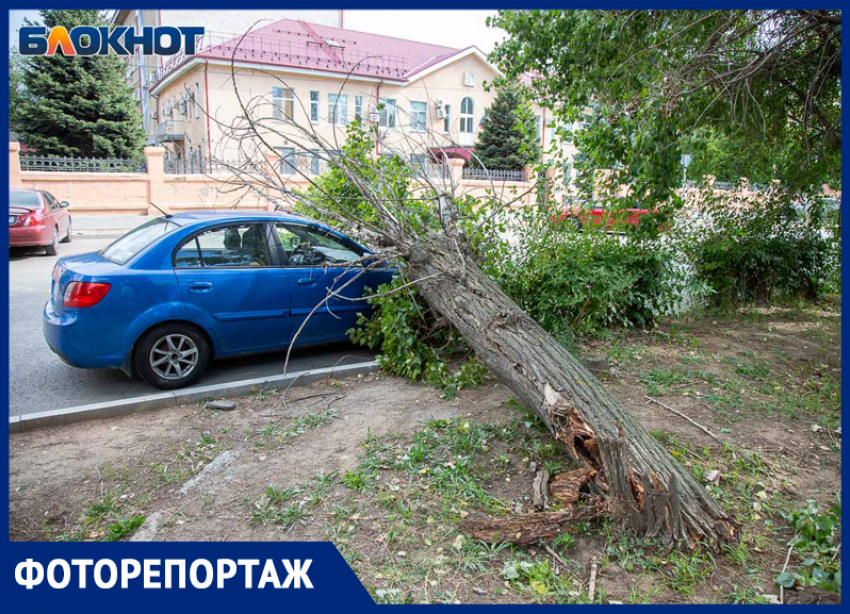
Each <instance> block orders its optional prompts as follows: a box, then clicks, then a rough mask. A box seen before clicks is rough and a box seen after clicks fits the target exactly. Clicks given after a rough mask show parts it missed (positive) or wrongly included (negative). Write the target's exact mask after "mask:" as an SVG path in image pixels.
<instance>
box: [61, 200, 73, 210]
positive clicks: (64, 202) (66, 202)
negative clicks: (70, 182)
mask: <svg viewBox="0 0 850 614" xmlns="http://www.w3.org/2000/svg"><path fill="white" fill-rule="evenodd" d="M59 206H60V207H62V208H63V209H67V208H68V207H70V206H71V204H70V203H69V202H68V201H67V200H63V201H62V202H61V203H59Z"/></svg>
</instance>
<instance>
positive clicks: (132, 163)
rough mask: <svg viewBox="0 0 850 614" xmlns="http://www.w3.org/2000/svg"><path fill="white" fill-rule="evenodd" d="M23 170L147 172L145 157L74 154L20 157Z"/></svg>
mask: <svg viewBox="0 0 850 614" xmlns="http://www.w3.org/2000/svg"><path fill="white" fill-rule="evenodd" d="M20 160H21V170H22V171H48V172H71V173H146V172H147V167H146V165H145V160H144V158H139V159H130V158H80V157H74V156H67V157H66V156H38V155H33V154H30V155H25V156H21V157H20Z"/></svg>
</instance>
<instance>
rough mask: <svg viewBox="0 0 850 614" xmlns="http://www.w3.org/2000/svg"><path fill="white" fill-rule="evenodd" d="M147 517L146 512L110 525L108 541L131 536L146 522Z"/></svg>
mask: <svg viewBox="0 0 850 614" xmlns="http://www.w3.org/2000/svg"><path fill="white" fill-rule="evenodd" d="M146 518H147V516H145V515H144V514H139V515H138V516H133V517H132V518H128V519H126V520H121V521H119V522H116V523H115V524H113V525H112V526H110V527H109V535H107V536H106V541H109V542H117V541H121V540H122V539H124V538H125V537H130V536H131V535H132V534H133V533H135V532H136V529H138V528H139V527H140V526H142V524H144V522H145V519H146Z"/></svg>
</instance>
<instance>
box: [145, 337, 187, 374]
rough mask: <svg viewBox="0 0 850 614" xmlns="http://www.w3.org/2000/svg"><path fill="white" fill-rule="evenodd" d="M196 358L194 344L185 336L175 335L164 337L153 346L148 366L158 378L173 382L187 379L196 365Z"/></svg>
mask: <svg viewBox="0 0 850 614" xmlns="http://www.w3.org/2000/svg"><path fill="white" fill-rule="evenodd" d="M198 358H199V356H198V346H197V345H195V342H194V341H192V339H191V338H190V337H187V336H186V335H180V334H176V333H175V334H171V335H165V336H164V337H162V338H161V339H159V341H157V342H156V343H155V344H154V346H153V347H152V348H151V354H150V365H151V369H153V371H154V373H156V374H157V375H158V376H159V377H161V378H162V379H165V380H169V381H174V380H180V379H184V378H186V377H188V376H189V374H190V373H192V371H194V370H195V367H196V366H197V365H198Z"/></svg>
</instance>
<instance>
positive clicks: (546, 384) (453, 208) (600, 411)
mask: <svg viewBox="0 0 850 614" xmlns="http://www.w3.org/2000/svg"><path fill="white" fill-rule="evenodd" d="M234 54H235V52H234ZM231 66H232V83H233V88H234V91H235V92H236V94H237V97H238V99H239V105H240V108H241V110H242V115H241V116H240V117H239V118H238V119H237V120H235V121H234V122H233V123H232V124H231V127H230V131H229V133H228V137H229V142H230V143H231V144H234V143H235V144H237V145H238V148H239V150H240V152H242V153H244V154H248V153H252V154H253V156H254V158H253V159H254V160H256V159H257V154H260V155H262V156H263V157H268V156H274V153H275V149H274V146H275V144H276V142H278V141H281V140H282V141H283V142H285V143H286V144H287V146H294V147H295V148H297V149H299V150H302V151H310V150H319V151H320V152H321V155H322V157H323V159H324V161H325V162H326V164H327V165H328V171H327V173H329V174H330V177H331V178H332V179H331V181H330V182H321V181H312V182H311V188H310V189H309V190H306V191H298V190H296V189H294V188H293V187H292V184H291V183H290V182H287V181H286V179H285V178H284V177H281V175H280V174H279V173H278V172H277V170H276V167H274V166H273V167H272V168H271V170H268V169H265V170H264V169H262V165H256V166H254V167H252V174H251V177H249V176H248V175H242V176H239V177H238V178H237V180H235V181H231V182H230V187H231V188H233V189H237V190H238V189H241V190H243V191H256V190H257V189H258V187H257V185H259V186H261V187H260V188H259V189H261V190H262V191H263V192H264V193H265V194H266V195H267V198H268V199H269V200H270V201H271V202H275V203H281V202H285V203H288V204H289V205H290V206H292V207H294V208H296V209H297V210H299V211H302V212H305V213H310V214H312V215H313V216H316V217H319V218H321V219H325V220H328V221H330V222H332V223H334V224H337V225H339V226H341V227H344V228H345V229H346V230H347V232H348V233H350V234H352V235H353V236H355V237H357V238H361V239H362V240H364V241H368V243H369V244H371V245H373V246H377V247H378V248H379V251H378V253H377V255H376V256H375V257H376V258H377V259H379V260H384V261H392V262H394V263H396V264H397V265H398V266H399V267H400V269H401V272H402V273H403V275H404V276H405V278H406V279H407V280H408V281H409V283H414V284H415V285H416V288H417V292H418V293H419V294H420V295H421V296H422V297H423V298H424V300H425V301H426V302H427V304H428V306H429V308H430V309H432V310H433V311H434V312H435V313H436V314H438V315H439V316H440V317H442V318H445V320H447V321H448V322H449V323H451V325H452V326H453V327H454V328H455V329H456V330H457V331H459V333H460V335H461V336H462V337H463V339H464V341H465V342H466V344H467V345H468V346H469V347H470V348H471V349H472V350H473V351H474V352H475V355H476V356H477V357H478V359H479V360H480V361H481V362H482V363H484V365H486V366H487V367H488V368H489V369H490V371H492V372H493V373H494V374H495V375H496V376H497V377H498V378H499V379H500V380H501V381H502V382H504V383H505V384H506V385H508V386H509V387H510V388H511V389H512V390H513V391H514V393H515V394H516V395H517V397H518V398H519V399H520V400H522V401H523V402H524V403H525V404H526V405H527V406H528V407H530V408H533V409H534V411H536V412H537V414H538V415H539V416H540V418H541V419H542V420H543V422H544V424H545V425H546V427H547V429H548V430H549V431H550V433H551V434H552V435H553V436H554V438H555V439H556V440H557V441H558V442H559V443H560V445H561V446H563V448H564V449H565V450H566V451H567V452H568V453H569V454H570V456H571V457H572V458H573V459H574V460H575V461H576V462H577V463H578V464H579V465H580V467H582V471H584V472H585V474H586V476H587V479H586V480H576V481H575V484H576V493H575V506H577V507H575V508H574V510H573V512H572V513H561V514H560V515H559V516H551V517H547V516H545V514H547V513H546V512H544V513H541V514H544V515H535V516H534V521H533V522H531V519H528V521H529V522H528V523H527V522H523V521H522V519H520V520H519V526H520V527H526V528H525V529H522V528H520V529H517V525H516V524H514V523H513V522H514V521H511V523H509V524H504V520H501V519H492V520H490V521H481V520H477V521H476V522H475V523H472V524H469V525H467V530H469V531H470V532H471V533H472V534H473V535H482V536H483V535H489V536H490V538H491V539H493V540H496V541H516V542H518V543H526V542H527V540H528V539H529V538H531V537H532V535H533V534H534V533H535V531H536V532H540V531H543V530H545V531H550V532H551V531H552V530H560V528H561V527H563V526H564V525H565V524H568V523H570V522H573V521H575V520H576V519H582V518H586V517H592V516H596V515H599V514H603V513H604V514H609V515H611V516H613V517H614V518H616V520H617V521H618V522H619V523H620V524H621V525H622V526H625V527H630V528H632V529H634V530H635V531H636V532H638V533H639V534H641V535H645V536H648V537H656V538H659V539H661V540H662V541H663V542H665V543H667V544H670V545H672V544H676V543H678V544H682V545H683V546H685V547H693V546H696V545H697V544H698V543H707V544H712V545H714V546H719V545H720V544H723V543H726V542H729V541H731V540H735V539H736V538H737V535H738V531H737V523H736V522H735V520H734V519H733V518H731V517H729V516H728V515H727V514H726V513H725V512H724V511H723V510H722V509H721V508H720V507H719V505H718V504H717V503H716V502H715V501H714V500H713V499H712V498H711V497H710V496H709V495H708V494H707V493H706V491H705V488H704V487H703V485H702V484H700V483H699V482H698V481H697V480H696V479H695V478H694V476H693V475H691V474H690V473H689V472H688V471H687V470H686V469H685V468H684V467H683V466H681V465H680V464H679V463H677V462H676V461H675V459H673V458H672V457H671V456H670V454H669V453H668V452H667V451H666V450H665V449H664V448H663V447H662V446H661V445H660V444H659V443H658V442H657V441H656V440H655V439H654V438H653V437H651V436H650V434H649V433H648V432H647V430H646V429H645V428H644V427H643V426H642V425H641V424H640V423H639V422H638V421H637V420H636V419H635V418H634V417H633V416H632V415H631V414H630V413H629V412H628V410H627V409H626V408H625V407H624V406H623V405H622V403H620V402H619V401H618V400H617V399H616V398H615V397H614V396H613V395H612V394H611V393H610V392H608V391H607V390H606V388H605V387H604V386H603V385H602V384H601V383H600V382H599V380H598V379H596V377H594V376H593V375H592V374H591V373H590V372H589V371H588V370H587V369H586V368H585V367H584V366H583V365H582V364H581V363H580V362H579V361H578V360H577V359H576V358H575V356H573V355H572V354H571V353H570V352H569V351H567V350H566V349H565V347H564V346H563V345H561V344H560V343H559V342H558V341H557V340H556V339H555V338H554V337H553V336H552V335H550V334H549V333H548V332H546V331H545V330H544V329H543V328H542V327H541V326H540V325H539V324H538V323H537V322H536V321H535V320H534V319H532V318H531V317H530V316H529V315H528V314H526V313H525V312H524V311H523V310H522V309H521V308H520V307H519V306H518V305H517V304H516V303H515V302H514V301H513V300H512V299H511V298H509V297H508V296H507V295H506V294H505V293H504V292H503V291H502V290H501V289H500V288H499V286H498V285H497V284H496V283H495V282H494V281H493V280H492V279H490V277H488V275H487V274H485V272H484V271H483V270H482V268H481V266H480V265H479V259H480V258H481V257H482V254H483V250H482V245H483V244H484V242H485V241H486V239H487V237H488V235H490V234H491V233H494V232H495V230H494V226H493V223H494V222H493V220H494V217H493V216H492V214H491V212H492V211H494V210H497V211H498V210H502V209H504V208H505V207H506V205H509V204H510V203H511V202H512V199H510V198H502V197H499V195H498V194H497V192H496V191H495V190H494V191H493V192H492V193H490V194H489V195H488V196H487V197H485V198H481V199H476V198H469V197H468V196H465V195H463V194H461V193H460V189H459V186H457V185H455V184H454V183H453V182H452V180H451V178H450V177H446V176H445V175H444V174H438V176H436V177H435V176H433V175H432V174H430V173H429V171H428V168H423V167H422V166H419V165H417V164H412V163H410V162H409V161H408V158H407V156H406V154H408V153H410V152H409V151H404V149H403V148H404V147H406V146H411V145H414V144H415V145H416V146H422V145H423V144H424V145H430V144H431V142H430V137H429V135H428V134H417V135H416V138H415V139H414V138H413V137H410V138H409V139H403V140H402V143H403V145H401V146H400V149H396V150H391V153H393V154H396V155H392V156H388V157H376V156H374V154H373V152H374V147H372V144H373V140H374V139H376V138H377V139H380V138H381V135H380V134H379V133H376V131H375V130H374V129H372V128H367V127H365V126H364V125H363V124H362V123H361V122H360V121H359V120H355V121H354V122H352V123H351V124H350V125H349V126H348V127H347V128H346V131H347V132H346V140H345V144H344V145H343V146H342V147H341V152H340V153H336V152H337V151H340V148H338V147H337V143H338V142H339V141H338V140H337V137H336V134H335V135H334V141H335V142H334V144H333V145H331V144H330V143H329V142H328V141H327V140H326V139H324V138H322V137H320V136H319V135H318V134H317V133H316V131H315V130H314V129H313V128H312V127H310V126H306V127H305V126H300V125H298V124H297V123H294V122H284V123H282V122H276V121H274V120H273V119H272V118H271V115H272V114H271V113H268V111H267V109H268V106H267V103H266V104H264V102H263V100H262V98H261V97H246V95H245V93H244V91H243V90H242V88H240V85H239V81H240V79H239V72H238V71H237V69H236V66H235V62H231ZM438 151H439V149H438ZM289 163H290V162H289V161H281V162H280V164H289ZM293 166H294V171H295V172H296V173H298V172H299V170H298V168H297V165H293ZM252 178H256V179H257V182H258V183H254V182H253V181H252ZM240 182H241V186H240ZM329 186H331V187H333V188H334V189H333V190H331V189H328V187H329ZM363 264H364V263H352V266H358V265H363ZM343 290H344V288H342V287H340V288H339V289H335V288H334V289H331V290H330V291H329V295H330V294H332V293H336V292H342V291H343ZM535 527H537V528H535ZM518 533H519V534H520V535H518ZM540 534H541V535H543V534H544V533H540ZM550 534H551V533H550Z"/></svg>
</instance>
